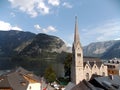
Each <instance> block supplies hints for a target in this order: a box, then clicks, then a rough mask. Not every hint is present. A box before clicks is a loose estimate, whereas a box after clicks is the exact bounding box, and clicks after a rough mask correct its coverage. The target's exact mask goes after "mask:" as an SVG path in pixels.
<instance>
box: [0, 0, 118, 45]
mask: <svg viewBox="0 0 120 90" xmlns="http://www.w3.org/2000/svg"><path fill="white" fill-rule="evenodd" d="M75 16H78V25H79V34H80V40H81V43H82V45H87V44H89V43H91V42H94V41H95V42H97V41H106V40H113V39H120V1H119V0H0V30H4V31H7V30H10V29H13V30H22V31H30V32H33V33H47V34H50V35H55V36H58V37H60V38H61V39H63V40H64V41H65V42H66V43H67V44H68V45H72V42H73V35H74V24H75Z"/></svg>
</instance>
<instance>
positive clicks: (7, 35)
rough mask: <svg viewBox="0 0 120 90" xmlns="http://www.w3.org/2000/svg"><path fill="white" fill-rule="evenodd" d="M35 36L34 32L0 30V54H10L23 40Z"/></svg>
mask: <svg viewBox="0 0 120 90" xmlns="http://www.w3.org/2000/svg"><path fill="white" fill-rule="evenodd" d="M33 37H35V34H33V33H30V32H22V31H14V30H10V31H0V56H10V55H11V54H13V52H14V49H15V48H16V47H18V46H19V45H20V44H22V43H23V42H26V41H28V40H30V39H32V38H33Z"/></svg>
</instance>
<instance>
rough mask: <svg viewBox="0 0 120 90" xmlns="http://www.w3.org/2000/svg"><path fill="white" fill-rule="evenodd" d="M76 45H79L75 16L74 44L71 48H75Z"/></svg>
mask: <svg viewBox="0 0 120 90" xmlns="http://www.w3.org/2000/svg"><path fill="white" fill-rule="evenodd" d="M78 43H79V44H80V39H79V31H78V20H77V16H76V17H75V31H74V43H73V46H74V47H76V45H77V44H78ZM80 45H81V44H80Z"/></svg>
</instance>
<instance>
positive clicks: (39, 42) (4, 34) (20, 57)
mask: <svg viewBox="0 0 120 90" xmlns="http://www.w3.org/2000/svg"><path fill="white" fill-rule="evenodd" d="M0 41H1V42H0V68H1V69H10V68H15V67H17V66H22V67H24V68H26V69H28V70H31V71H34V72H35V73H36V74H41V75H43V74H44V71H45V69H46V68H47V67H48V66H50V65H52V66H53V67H54V69H55V71H56V73H57V75H58V76H59V75H60V74H61V70H62V72H63V71H64V70H63V68H64V66H63V62H64V60H65V57H66V54H67V53H66V52H65V51H66V49H67V47H66V45H65V43H64V41H63V40H61V39H60V38H59V37H56V36H51V35H47V34H42V33H40V34H37V35H36V34H33V33H30V32H23V31H13V30H11V31H0ZM62 74H63V73H62Z"/></svg>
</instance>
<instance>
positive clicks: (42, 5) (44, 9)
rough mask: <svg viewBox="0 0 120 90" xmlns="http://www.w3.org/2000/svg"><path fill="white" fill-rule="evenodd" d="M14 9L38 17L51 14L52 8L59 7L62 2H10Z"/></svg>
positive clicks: (14, 0) (33, 0) (11, 0)
mask: <svg viewBox="0 0 120 90" xmlns="http://www.w3.org/2000/svg"><path fill="white" fill-rule="evenodd" d="M8 1H9V2H10V3H11V5H12V7H13V8H18V9H19V10H20V11H22V12H24V13H27V14H29V15H30V16H31V17H36V16H38V15H39V14H41V15H46V14H49V13H50V9H53V8H51V7H54V6H59V4H60V0H47V1H46V0H8Z"/></svg>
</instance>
